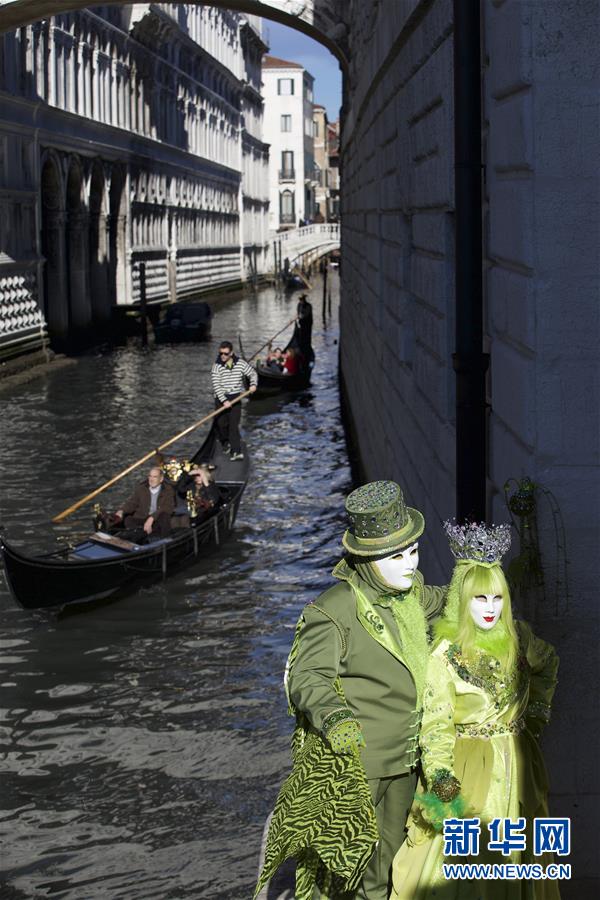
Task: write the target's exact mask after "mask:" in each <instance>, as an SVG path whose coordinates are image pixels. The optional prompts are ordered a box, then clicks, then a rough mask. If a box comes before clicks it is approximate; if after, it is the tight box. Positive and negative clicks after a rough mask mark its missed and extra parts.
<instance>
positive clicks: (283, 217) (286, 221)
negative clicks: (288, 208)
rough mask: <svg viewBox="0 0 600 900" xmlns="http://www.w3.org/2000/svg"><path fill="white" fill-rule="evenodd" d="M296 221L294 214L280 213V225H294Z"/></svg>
mask: <svg viewBox="0 0 600 900" xmlns="http://www.w3.org/2000/svg"><path fill="white" fill-rule="evenodd" d="M295 221H296V216H295V215H294V214H293V213H280V215H279V223H280V225H293V224H294V222H295Z"/></svg>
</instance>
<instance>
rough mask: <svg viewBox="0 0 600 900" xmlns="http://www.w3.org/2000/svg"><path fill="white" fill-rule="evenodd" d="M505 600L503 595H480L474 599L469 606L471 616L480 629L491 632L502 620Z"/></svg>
mask: <svg viewBox="0 0 600 900" xmlns="http://www.w3.org/2000/svg"><path fill="white" fill-rule="evenodd" d="M503 606H504V598H503V597H502V595H501V594H479V596H477V597H472V598H471V602H470V604H469V608H470V610H471V616H472V617H473V621H474V622H475V624H476V625H477V627H478V628H481V629H482V631H489V630H490V628H493V627H494V625H495V624H496V623H497V621H498V619H499V618H500V613H501V612H502V607H503Z"/></svg>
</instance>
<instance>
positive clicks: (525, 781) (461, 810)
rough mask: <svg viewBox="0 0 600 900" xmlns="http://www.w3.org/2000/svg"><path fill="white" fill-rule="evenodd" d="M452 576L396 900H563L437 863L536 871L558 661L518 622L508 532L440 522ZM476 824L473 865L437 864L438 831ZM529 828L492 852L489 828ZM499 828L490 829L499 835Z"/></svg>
mask: <svg viewBox="0 0 600 900" xmlns="http://www.w3.org/2000/svg"><path fill="white" fill-rule="evenodd" d="M445 528H446V532H447V534H448V537H449V540H450V548H451V550H452V553H453V555H454V556H455V558H456V566H455V569H454V573H453V576H452V581H451V584H450V588H449V591H448V603H447V606H446V610H445V612H444V615H443V617H442V618H441V619H440V620H439V622H438V623H437V625H436V630H435V635H436V640H435V643H434V650H433V651H432V655H431V657H430V661H429V664H428V668H427V677H426V684H425V690H424V701H423V721H422V725H421V734H420V739H419V740H420V744H421V752H422V770H423V778H422V784H421V785H420V786H419V789H418V790H417V794H416V795H415V801H414V804H413V807H412V810H411V813H410V815H409V819H408V824H407V827H408V836H407V839H406V841H405V843H404V844H403V845H402V847H401V848H400V850H399V851H398V853H397V854H396V857H395V859H394V864H393V885H394V889H393V891H392V895H391V900H425V898H427V900H428V898H432V900H433V898H442V897H443V900H491V898H493V900H500V898H506V900H525V898H536V900H539V898H544V900H546V898H552V900H554V898H558V897H559V892H558V888H557V886H556V882H555V881H551V880H549V879H548V880H539V881H533V880H525V879H523V880H522V881H514V880H511V881H502V880H470V881H469V880H455V881H454V880H446V879H445V878H444V874H443V870H442V864H443V863H484V864H485V863H492V864H493V863H511V862H512V863H514V862H520V863H538V864H539V865H540V866H545V865H547V863H548V862H550V861H552V859H551V854H543V855H542V856H534V855H533V846H532V840H533V834H532V832H533V820H534V818H536V817H545V816H547V815H548V812H547V805H546V795H547V777H546V771H545V767H544V763H543V760H542V756H541V753H540V749H539V746H538V738H539V735H540V732H541V730H542V728H543V726H544V725H545V724H546V723H547V722H548V719H549V714H550V703H551V700H552V695H553V693H554V688H555V686H556V673H557V669H558V658H557V656H556V654H555V652H554V650H553V648H552V647H551V646H550V645H549V644H546V643H544V641H542V640H540V639H539V638H536V637H535V636H534V634H533V633H532V631H531V629H530V627H529V626H528V625H527V624H526V623H525V622H517V621H515V620H513V617H512V613H511V604H510V595H509V590H508V586H507V583H506V579H505V577H504V573H503V571H502V568H501V565H500V559H501V557H502V555H503V554H504V553H506V551H507V550H508V547H509V546H510V527H509V526H508V525H500V526H492V527H491V528H488V527H487V526H485V525H476V524H470V525H468V526H464V527H459V526H457V525H455V524H452V523H450V522H446V523H445ZM455 817H456V818H460V819H463V818H475V817H478V818H479V819H480V828H481V834H480V838H479V852H478V855H475V854H473V855H472V856H471V857H465V856H448V857H445V856H444V838H443V834H442V829H443V821H444V819H447V818H455ZM498 818H499V819H501V820H504V819H511V820H518V819H519V818H525V827H524V829H523V830H522V831H521V833H522V834H525V840H526V848H525V849H524V850H515V849H512V850H511V852H510V855H509V856H505V855H503V854H502V852H498V851H494V850H492V849H491V848H489V847H488V843H489V842H490V841H494V840H496V839H500V840H502V838H504V837H506V835H505V834H503V832H502V825H503V823H500V831H499V832H498V833H497V834H496V833H493V832H490V830H489V829H488V825H489V824H490V823H492V822H493V820H495V819H498ZM494 827H495V826H492V828H494Z"/></svg>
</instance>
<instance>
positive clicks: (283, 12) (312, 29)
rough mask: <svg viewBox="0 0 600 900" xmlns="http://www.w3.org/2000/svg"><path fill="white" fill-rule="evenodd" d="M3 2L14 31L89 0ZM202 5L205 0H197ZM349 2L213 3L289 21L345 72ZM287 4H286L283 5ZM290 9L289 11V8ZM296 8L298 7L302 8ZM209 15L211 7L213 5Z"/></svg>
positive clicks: (124, 0) (5, 23) (5, 26)
mask: <svg viewBox="0 0 600 900" xmlns="http://www.w3.org/2000/svg"><path fill="white" fill-rule="evenodd" d="M128 4H129V0H121V2H120V3H118V2H113V3H112V4H111V6H127V5H128ZM192 4H193V0H192ZM0 5H1V6H2V30H4V31H11V30H12V29H15V28H19V27H20V26H21V25H29V24H31V23H32V22H36V21H39V20H40V19H45V18H49V17H50V16H56V15H58V14H59V13H61V12H66V11H70V12H72V11H74V10H78V9H83V8H84V7H87V6H89V5H90V4H89V0H36V3H31V0H5V2H3V3H0ZM194 5H198V6H200V7H201V8H202V7H203V6H204V5H205V0H197V4H194ZM344 6H345V3H342V4H340V3H338V2H337V0H305V2H303V3H299V4H296V3H285V4H282V2H281V0H213V2H212V4H211V7H212V8H215V9H216V8H218V9H223V10H231V11H233V12H241V13H249V14H250V15H254V16H262V17H263V18H265V19H272V20H273V21H275V22H279V23H281V24H282V25H288V26H289V27H290V28H295V29H296V30H297V31H301V32H303V34H306V35H308V37H311V38H313V40H315V41H318V42H319V43H320V44H323V46H325V47H327V49H328V50H330V51H331V53H333V55H334V56H335V57H336V59H337V60H338V61H339V63H340V65H341V67H342V69H343V70H344V72H345V73H347V72H348V54H347V49H346V40H347V27H346V25H345V24H344V22H343V21H342V15H341V14H342V12H343V9H344ZM282 7H283V8H282ZM288 9H289V12H288ZM298 9H299V12H296V11H295V10H298ZM209 15H211V11H210V9H209Z"/></svg>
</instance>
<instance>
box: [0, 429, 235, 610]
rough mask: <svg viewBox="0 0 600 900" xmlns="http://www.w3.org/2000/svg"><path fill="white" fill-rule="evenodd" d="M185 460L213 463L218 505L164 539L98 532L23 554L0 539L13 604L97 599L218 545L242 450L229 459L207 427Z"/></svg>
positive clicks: (229, 523)
mask: <svg viewBox="0 0 600 900" xmlns="http://www.w3.org/2000/svg"><path fill="white" fill-rule="evenodd" d="M190 461H191V462H196V463H200V462H209V461H210V462H212V463H213V464H214V465H216V467H217V468H216V471H215V476H216V477H215V482H216V484H217V487H218V488H219V493H220V495H221V503H220V505H219V506H218V507H217V508H215V509H214V510H211V511H210V513H209V514H208V516H207V517H206V518H203V519H202V521H199V522H198V524H197V525H195V526H188V527H183V528H177V529H174V530H173V531H172V534H171V536H170V537H168V538H163V539H161V540H156V541H153V542H152V543H148V544H141V545H138V544H134V543H131V542H129V541H122V542H121V543H122V544H124V545H129V546H119V544H118V543H117V544H116V545H115V544H114V543H111V542H110V541H107V540H106V538H102V537H100V533H98V534H91V535H90V536H89V537H88V538H86V539H85V540H82V541H80V542H79V543H77V544H75V545H74V546H73V547H68V548H61V549H60V550H57V551H54V552H53V553H48V554H45V555H40V556H28V555H26V554H25V553H21V551H19V550H15V548H14V547H11V546H10V544H8V543H7V541H6V539H5V538H4V537H0V550H1V552H2V558H3V562H4V570H5V577H6V581H7V584H8V587H9V590H10V592H11V594H12V596H13V597H14V599H15V600H16V601H17V603H19V604H20V605H21V606H23V607H24V608H25V609H44V608H51V607H61V606H66V605H68V604H72V603H86V602H89V601H91V600H100V599H102V598H105V597H110V596H111V595H113V594H117V593H119V594H120V593H121V592H123V591H127V590H130V589H131V588H132V587H134V586H135V585H136V584H139V583H140V582H141V581H144V580H153V579H156V578H161V577H164V576H166V575H168V574H170V573H171V572H172V571H173V570H174V569H176V568H180V567H181V566H183V565H185V564H187V563H190V562H193V561H194V560H196V559H198V558H199V557H200V556H201V555H202V553H203V551H204V550H205V549H206V547H208V546H210V545H211V544H219V543H220V542H221V541H222V540H223V538H225V537H226V536H227V535H228V534H229V532H230V531H231V529H232V528H233V524H234V522H235V518H236V515H237V511H238V507H239V503H240V500H241V497H242V494H243V492H244V488H245V487H246V483H247V481H248V471H249V461H248V454H247V452H246V451H244V459H243V460H238V461H235V462H232V461H231V460H230V459H229V457H228V456H226V455H225V454H224V453H223V452H222V450H221V448H220V445H219V444H218V441H217V440H216V435H215V430H214V426H213V428H212V429H211V431H210V432H209V434H208V437H207V438H206V440H205V441H204V443H203V444H202V446H201V447H200V448H199V450H198V451H197V452H196V453H195V454H194V456H193V457H192V458H191V460H190Z"/></svg>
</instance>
